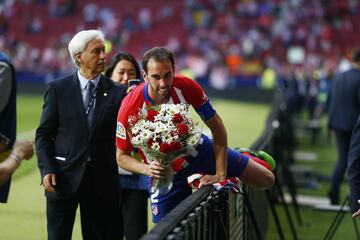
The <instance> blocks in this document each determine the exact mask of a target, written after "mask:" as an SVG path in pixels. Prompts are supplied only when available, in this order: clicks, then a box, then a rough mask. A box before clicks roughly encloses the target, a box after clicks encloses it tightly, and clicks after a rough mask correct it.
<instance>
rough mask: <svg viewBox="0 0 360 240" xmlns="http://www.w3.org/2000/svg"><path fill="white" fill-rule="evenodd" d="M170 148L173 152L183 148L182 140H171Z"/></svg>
mask: <svg viewBox="0 0 360 240" xmlns="http://www.w3.org/2000/svg"><path fill="white" fill-rule="evenodd" d="M170 149H171V151H172V152H175V151H177V150H180V149H181V143H180V142H171V143H170Z"/></svg>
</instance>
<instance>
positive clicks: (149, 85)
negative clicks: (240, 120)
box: [116, 47, 275, 223]
mask: <svg viewBox="0 0 360 240" xmlns="http://www.w3.org/2000/svg"><path fill="white" fill-rule="evenodd" d="M142 68H143V69H142V76H143V79H144V80H145V82H144V83H142V84H141V85H139V86H138V87H137V88H135V89H134V90H133V91H132V92H131V93H130V94H129V95H127V97H126V98H125V99H124V100H123V103H122V104H121V107H120V110H119V113H118V119H117V131H116V146H117V153H116V158H117V162H118V164H119V165H120V166H121V167H122V168H124V169H125V170H128V171H131V172H135V173H139V174H144V175H147V176H149V177H151V178H153V179H163V178H165V177H166V176H167V175H168V174H169V171H170V169H169V168H168V167H165V166H163V165H161V164H160V163H158V162H156V161H155V162H154V163H152V164H146V163H141V162H139V161H137V160H136V159H135V158H133V157H132V156H131V155H130V153H131V150H132V149H133V146H132V145H131V142H130V138H131V136H130V135H129V134H128V131H129V126H128V118H129V116H133V115H135V114H137V112H138V111H139V109H141V108H145V107H146V105H149V104H150V105H158V104H165V103H168V104H170V103H171V104H177V103H187V104H190V105H192V106H193V107H194V109H195V110H196V112H197V113H198V114H199V115H200V117H201V118H202V120H203V121H204V123H205V124H206V125H207V126H208V127H209V129H210V130H211V133H212V137H213V139H210V138H209V137H207V136H206V135H202V136H201V139H200V141H199V144H198V146H197V147H196V153H195V154H194V153H193V154H191V155H188V156H185V157H183V158H179V159H177V160H175V161H174V162H173V164H172V166H179V165H181V166H183V167H182V169H176V174H175V175H174V179H173V187H172V188H171V190H170V191H169V192H167V193H165V194H159V192H158V191H154V192H151V187H150V186H149V191H150V198H151V209H152V214H153V222H155V223H156V222H158V221H159V220H160V219H161V218H162V217H164V216H165V215H166V214H167V213H168V212H169V211H170V210H171V209H173V208H174V207H175V206H176V205H177V204H178V203H180V202H181V201H182V200H184V199H185V198H186V197H187V196H189V195H190V194H191V193H192V191H191V188H190V187H189V185H188V183H187V177H188V176H190V175H192V174H194V173H204V174H205V175H204V176H203V177H202V178H201V179H200V185H199V187H201V186H202V185H208V184H213V183H217V182H220V181H223V180H225V179H226V178H228V177H234V176H236V177H239V178H240V179H241V180H242V181H243V182H244V183H247V184H249V185H252V186H254V187H257V188H262V189H267V188H270V187H271V186H272V185H273V184H274V181H275V177H274V174H273V173H272V172H271V171H270V170H268V169H267V168H266V167H264V166H262V165H261V164H258V163H256V162H255V161H252V160H249V157H248V156H246V155H243V154H240V153H239V152H238V151H235V150H232V149H230V148H228V144H227V133H226V128H225V126H224V124H223V122H222V120H221V118H220V116H219V115H218V114H217V112H216V110H215V109H214V108H213V106H212V105H211V103H210V100H209V99H208V97H207V95H206V94H205V92H204V90H203V89H202V88H201V86H200V85H199V84H198V83H196V82H195V81H194V80H192V79H190V78H187V77H185V76H181V75H177V74H175V61H174V57H173V54H172V52H171V51H169V50H168V49H166V48H163V47H155V48H152V49H150V50H148V51H147V52H145V54H144V56H143V60H142ZM144 158H145V157H144ZM144 160H145V161H146V159H144ZM177 161H182V162H181V163H180V164H179V162H177ZM173 170H174V171H175V169H174V168H173Z"/></svg>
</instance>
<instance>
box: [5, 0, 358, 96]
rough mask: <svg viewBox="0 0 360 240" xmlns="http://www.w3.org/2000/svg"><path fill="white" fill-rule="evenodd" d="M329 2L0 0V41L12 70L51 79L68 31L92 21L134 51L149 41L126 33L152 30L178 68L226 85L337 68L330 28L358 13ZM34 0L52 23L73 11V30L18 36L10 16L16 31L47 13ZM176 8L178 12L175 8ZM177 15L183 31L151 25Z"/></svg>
mask: <svg viewBox="0 0 360 240" xmlns="http://www.w3.org/2000/svg"><path fill="white" fill-rule="evenodd" d="M331 2H332V3H333V4H332V3H325V2H324V1H310V0H291V1H285V0H271V1H262V0H257V1H255V0H242V1H235V0H227V1H220V2H219V1H215V0H184V2H182V4H181V5H176V6H175V4H174V3H169V2H166V1H162V0H159V1H157V2H156V1H155V3H156V4H157V5H158V6H159V8H157V9H158V11H155V10H154V9H152V8H149V7H148V6H146V5H145V4H144V6H140V7H138V6H137V5H136V3H133V4H134V6H133V7H132V6H131V1H129V2H127V3H129V4H130V5H129V6H128V7H127V8H128V11H121V14H120V13H118V11H116V9H114V8H113V7H108V6H107V5H106V2H105V3H100V2H91V1H85V0H84V1H74V0H67V1H59V0H37V1H36V0H17V1H13V0H7V1H5V2H4V3H3V4H2V5H1V6H0V32H1V33H2V34H1V35H0V48H1V49H5V51H7V52H8V53H9V54H10V56H11V57H12V59H13V60H14V65H15V67H16V69H18V71H34V69H35V70H36V71H37V72H41V73H45V74H48V75H49V76H50V77H49V79H51V78H52V77H51V76H52V75H53V74H54V73H58V74H62V73H66V72H71V71H72V70H73V66H72V64H71V62H69V60H68V59H69V58H68V57H67V50H66V47H65V46H66V44H65V43H66V42H68V40H69V35H71V34H72V32H74V31H78V30H80V29H84V28H88V27H91V28H94V27H98V26H99V27H101V29H102V30H103V31H104V33H105V35H106V36H107V37H108V39H109V46H111V47H112V50H113V51H112V52H116V51H117V50H122V49H125V50H128V49H129V46H131V49H134V48H135V49H139V52H137V53H133V54H134V55H135V56H136V57H137V58H138V59H139V58H140V57H141V54H142V52H143V50H145V49H147V48H148V47H151V46H148V44H147V39H144V40H141V41H139V40H138V39H137V41H134V39H133V38H132V36H134V34H135V33H140V34H142V33H146V32H149V31H153V32H154V34H157V35H159V38H165V42H167V44H166V46H167V47H168V48H170V49H171V50H172V51H174V52H175V54H176V57H177V70H178V71H180V70H184V71H185V70H186V71H187V72H188V73H190V74H192V76H193V77H196V78H201V77H204V76H205V77H208V78H209V84H210V85H211V86H212V87H214V88H217V89H226V88H229V87H232V86H234V85H237V79H238V77H239V76H240V77H241V76H247V75H259V76H260V75H261V73H262V72H263V70H265V69H267V68H271V69H272V70H273V71H275V73H277V74H278V75H280V76H285V77H286V73H288V72H289V71H290V72H291V75H295V72H296V71H295V69H299V68H302V69H303V70H304V71H305V75H306V76H313V75H314V74H313V73H314V72H316V71H319V70H321V71H328V70H331V71H334V70H336V69H335V67H336V66H337V65H338V63H339V61H340V60H341V57H342V56H344V55H345V53H344V52H342V51H341V50H342V49H343V48H342V46H339V45H338V43H337V42H336V41H333V40H334V38H335V36H334V30H336V29H340V28H341V29H347V30H349V31H353V30H355V28H356V27H357V25H356V23H355V22H354V21H353V19H354V18H352V16H354V15H356V14H358V13H357V12H356V9H357V8H356V6H357V4H358V3H357V1H350V0H349V1H341V2H342V3H344V4H342V5H341V6H340V7H341V8H339V9H338V11H334V9H333V7H332V6H333V5H334V4H335V3H337V2H339V1H335V0H334V1H331ZM155 3H154V4H155ZM41 4H42V5H45V6H47V11H48V12H47V17H48V18H58V19H59V21H58V23H59V26H50V27H51V28H59V27H61V23H62V22H61V19H65V18H68V17H69V16H74V15H79V16H81V18H78V19H80V20H81V21H79V22H76V23H74V24H73V27H74V29H73V31H72V32H70V29H69V30H68V29H64V32H63V34H62V35H61V36H59V37H57V38H55V39H54V38H53V37H51V36H47V39H44V41H43V44H42V46H41V47H33V46H31V45H29V43H27V42H24V41H22V39H24V36H23V35H21V34H20V33H19V32H17V31H14V29H12V28H14V27H15V28H16V27H17V26H14V25H13V24H10V22H11V21H10V20H11V19H13V18H21V19H24V21H25V20H26V22H27V24H26V33H23V34H33V35H36V34H41V32H42V31H43V27H44V25H45V23H46V19H44V17H42V18H40V17H38V16H37V15H36V14H35V13H31V12H29V11H27V10H26V9H27V8H26V6H29V5H41ZM46 4H47V5H46ZM119 4H120V3H119ZM179 6H180V9H179ZM119 7H120V6H119ZM178 11H181V14H175V13H176V12H178ZM178 16H180V18H181V17H182V19H180V23H182V24H183V26H174V27H176V28H177V27H178V28H179V29H180V28H184V29H186V31H187V36H186V37H185V38H184V39H179V38H177V37H173V36H169V35H166V33H165V34H164V33H163V32H161V29H160V30H158V29H156V26H157V25H159V23H160V22H164V21H168V20H169V19H171V18H175V17H178ZM14 33H16V34H14ZM160 35H161V36H160ZM136 36H139V35H136ZM140 36H141V35H140ZM25 39H26V38H25ZM133 44H138V45H139V46H134V45H133ZM293 46H297V47H298V48H300V50H301V51H303V52H304V55H303V57H301V59H297V60H291V59H289V58H290V56H289V53H290V51H289V49H291V47H293ZM347 47H352V46H347ZM292 61H293V62H292ZM289 68H290V70H289ZM324 74H326V73H322V75H324ZM310 78H312V77H310ZM312 79H313V78H312ZM318 79H319V78H318ZM309 81H310V82H311V80H310V79H309ZM310 85H311V84H310ZM317 85H319V84H317Z"/></svg>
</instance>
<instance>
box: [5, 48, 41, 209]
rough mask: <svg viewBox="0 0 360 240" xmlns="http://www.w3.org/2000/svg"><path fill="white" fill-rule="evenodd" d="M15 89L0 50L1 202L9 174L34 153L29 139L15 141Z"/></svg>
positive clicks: (11, 69)
mask: <svg viewBox="0 0 360 240" xmlns="http://www.w3.org/2000/svg"><path fill="white" fill-rule="evenodd" d="M16 90H17V89H16V78H15V68H14V66H13V65H12V63H11V61H10V59H9V58H8V57H7V55H6V54H5V53H4V52H1V51H0V133H1V134H0V154H1V155H0V162H2V163H0V202H2V203H6V202H7V198H8V195H9V190H10V182H11V174H12V173H13V172H14V171H15V170H16V169H17V168H18V167H19V165H20V162H21V160H23V159H29V158H31V157H32V155H33V154H34V144H33V143H32V142H31V141H21V142H16V141H15V140H16ZM14 144H15V145H14ZM13 145H14V146H13ZM12 147H13V150H12V151H11V148H12ZM9 154H10V156H9Z"/></svg>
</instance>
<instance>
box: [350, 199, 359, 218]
mask: <svg viewBox="0 0 360 240" xmlns="http://www.w3.org/2000/svg"><path fill="white" fill-rule="evenodd" d="M358 203H359V204H360V199H359V200H358ZM351 216H352V217H353V218H356V217H358V216H360V209H358V210H357V211H356V212H355V213H353V215H351Z"/></svg>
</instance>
